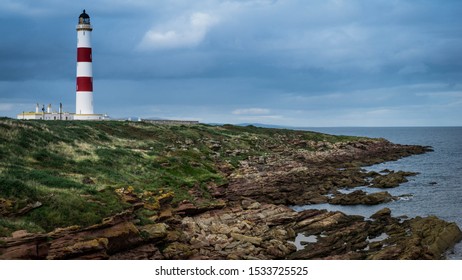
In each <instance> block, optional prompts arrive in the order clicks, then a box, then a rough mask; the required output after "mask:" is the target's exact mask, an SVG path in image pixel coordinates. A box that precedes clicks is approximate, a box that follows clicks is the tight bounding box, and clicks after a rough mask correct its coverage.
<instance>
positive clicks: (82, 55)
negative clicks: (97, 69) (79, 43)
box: [77, 48, 91, 62]
mask: <svg viewBox="0 0 462 280" xmlns="http://www.w3.org/2000/svg"><path fill="white" fill-rule="evenodd" d="M77 62H91V48H77Z"/></svg>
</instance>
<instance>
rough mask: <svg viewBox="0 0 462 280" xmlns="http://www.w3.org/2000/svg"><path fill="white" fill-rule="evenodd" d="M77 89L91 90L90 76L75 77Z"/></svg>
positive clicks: (91, 81)
mask: <svg viewBox="0 0 462 280" xmlns="http://www.w3.org/2000/svg"><path fill="white" fill-rule="evenodd" d="M76 90H77V91H93V78H92V77H77V89H76Z"/></svg>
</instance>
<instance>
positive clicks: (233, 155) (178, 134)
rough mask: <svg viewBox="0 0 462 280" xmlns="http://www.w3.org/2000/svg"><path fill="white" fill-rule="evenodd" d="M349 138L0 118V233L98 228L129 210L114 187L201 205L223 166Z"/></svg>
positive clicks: (220, 176)
mask: <svg viewBox="0 0 462 280" xmlns="http://www.w3.org/2000/svg"><path fill="white" fill-rule="evenodd" d="M353 139H356V138H354V137H346V136H331V135H326V134H321V133H314V132H306V131H293V130H285V129H268V128H257V127H253V126H247V127H237V126H231V125H224V126H209V125H202V124H200V125H192V126H183V125H154V124H150V123H144V122H139V123H138V122H136V123H135V122H118V121H103V122H79V121H72V122H64V121H55V122H51V121H50V122H43V121H19V120H12V119H0V236H7V235H9V234H10V233H11V232H13V231H15V230H18V229H26V230H28V231H29V232H42V231H50V230H53V229H54V228H57V227H65V226H70V225H79V226H88V225H91V224H95V223H98V222H100V221H101V220H102V219H103V218H104V217H107V216H110V215H113V214H115V213H117V212H120V211H122V210H123V209H124V208H127V207H130V205H128V204H127V203H125V202H123V201H122V200H121V199H120V196H119V195H118V194H117V191H116V190H119V189H121V188H125V189H126V188H128V187H131V189H133V190H134V192H137V193H143V192H146V191H147V192H152V193H159V194H161V193H166V192H173V193H174V203H175V202H179V201H182V200H190V199H191V191H194V192H195V193H196V194H197V192H200V195H201V197H202V198H203V200H201V202H200V203H209V202H212V201H213V198H212V196H211V195H210V193H209V191H208V188H207V187H206V186H207V185H209V184H216V185H223V184H225V183H226V181H227V178H226V175H225V174H224V173H222V172H221V171H220V168H219V166H223V164H225V165H226V166H227V167H228V168H231V169H233V168H237V167H238V166H239V162H240V161H241V160H244V159H247V158H249V157H251V156H264V155H266V154H270V153H272V152H273V151H275V150H279V149H281V148H284V147H286V146H288V145H292V146H293V143H297V141H313V142H330V143H336V142H344V141H351V140H353ZM292 148H293V147H292ZM297 148H298V149H307V150H310V149H312V146H303V145H300V146H299V147H297ZM34 205H35V206H34ZM145 211H146V210H145ZM140 215H141V216H140V219H143V217H142V215H143V213H142V212H141V213H140ZM146 215H152V213H146Z"/></svg>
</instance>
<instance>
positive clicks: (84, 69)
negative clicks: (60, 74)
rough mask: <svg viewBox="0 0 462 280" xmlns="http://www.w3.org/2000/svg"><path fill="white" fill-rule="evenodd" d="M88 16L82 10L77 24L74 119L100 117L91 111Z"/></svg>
mask: <svg viewBox="0 0 462 280" xmlns="http://www.w3.org/2000/svg"><path fill="white" fill-rule="evenodd" d="M92 31H93V27H92V26H91V24H90V16H89V15H88V14H87V13H86V12H85V10H83V12H82V13H81V14H80V16H79V21H78V24H77V78H76V102H75V116H74V119H76V120H95V119H101V115H99V114H94V111H93V67H92V55H91V53H92V51H91V32H92Z"/></svg>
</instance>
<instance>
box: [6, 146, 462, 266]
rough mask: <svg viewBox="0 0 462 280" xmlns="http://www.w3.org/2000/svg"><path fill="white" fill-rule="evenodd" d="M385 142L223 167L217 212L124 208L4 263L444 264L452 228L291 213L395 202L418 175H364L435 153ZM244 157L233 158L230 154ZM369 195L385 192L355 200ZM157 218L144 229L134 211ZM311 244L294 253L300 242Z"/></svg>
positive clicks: (31, 243)
mask: <svg viewBox="0 0 462 280" xmlns="http://www.w3.org/2000/svg"><path fill="white" fill-rule="evenodd" d="M430 150H431V149H430V148H428V147H421V146H407V145H397V144H393V143H390V142H388V141H386V140H383V139H362V140H357V141H351V142H339V143H330V142H313V141H298V142H297V143H291V145H290V148H287V147H285V148H280V147H274V149H272V153H269V154H266V155H264V156H255V157H248V158H246V159H244V160H242V161H240V162H239V166H238V167H237V168H232V167H231V166H229V163H227V162H223V161H219V160H217V162H216V165H217V166H218V168H219V169H220V171H221V172H222V173H223V174H224V175H225V176H226V178H227V179H228V182H227V183H226V184H223V185H216V184H209V185H208V186H206V188H207V189H208V191H209V192H210V194H212V196H213V197H214V202H213V203H207V204H204V203H202V198H201V192H200V189H199V188H197V189H192V190H191V191H190V193H191V195H192V197H193V199H191V200H190V201H183V202H181V203H179V204H174V203H172V199H173V194H171V193H164V194H158V193H142V194H140V193H137V192H135V191H134V190H131V189H129V188H127V189H121V190H120V191H119V195H120V198H121V199H122V200H124V201H125V202H127V203H130V204H131V205H132V207H131V208H130V209H128V210H126V211H124V212H122V213H120V214H118V215H116V216H113V217H109V218H107V219H105V220H103V221H102V222H101V223H99V224H96V225H93V226H90V227H85V228H80V227H76V226H74V227H68V228H64V229H56V230H54V231H52V232H49V233H44V234H32V233H28V232H25V231H17V232H14V233H13V235H12V237H5V238H0V259H441V258H443V254H444V252H446V251H447V250H448V249H450V248H452V247H453V246H454V245H455V244H456V243H457V242H459V241H460V240H461V239H462V232H461V231H460V229H459V227H458V226H457V225H456V224H455V223H448V222H445V221H443V220H440V219H438V218H436V217H426V218H421V217H416V218H413V219H400V218H396V217H393V216H392V213H391V211H390V210H389V209H387V208H384V209H382V210H380V211H378V212H377V213H375V214H374V215H372V216H371V217H362V216H353V215H346V214H344V213H341V212H328V211H325V210H305V211H302V212H296V211H294V210H293V209H291V208H290V207H289V206H291V205H306V204H320V203H331V204H341V205H359V204H363V205H376V204H381V203H385V202H389V201H391V200H393V199H397V198H396V197H393V196H391V195H390V194H389V193H388V192H387V191H386V189H387V188H392V187H396V186H398V185H399V184H400V183H402V182H405V181H406V180H407V179H406V177H408V176H413V175H415V173H412V172H403V171H396V172H395V171H390V170H383V171H382V172H379V173H377V172H367V171H365V170H363V169H362V168H361V167H363V166H367V165H371V164H376V163H380V162H385V161H391V160H397V159H399V158H402V157H406V156H410V155H414V154H421V153H425V152H428V151H430ZM233 152H236V153H237V152H238V151H230V153H233ZM359 186H363V187H364V186H367V187H370V188H380V189H382V190H383V191H380V192H375V193H367V192H364V191H361V190H355V188H356V187H359ZM142 209H149V210H153V209H155V210H156V213H157V214H156V215H153V216H152V217H150V218H149V219H150V222H149V223H145V222H142V221H140V220H139V219H138V218H137V215H136V213H137V211H140V210H142ZM298 239H305V241H301V242H298V243H297V244H295V240H298Z"/></svg>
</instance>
